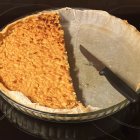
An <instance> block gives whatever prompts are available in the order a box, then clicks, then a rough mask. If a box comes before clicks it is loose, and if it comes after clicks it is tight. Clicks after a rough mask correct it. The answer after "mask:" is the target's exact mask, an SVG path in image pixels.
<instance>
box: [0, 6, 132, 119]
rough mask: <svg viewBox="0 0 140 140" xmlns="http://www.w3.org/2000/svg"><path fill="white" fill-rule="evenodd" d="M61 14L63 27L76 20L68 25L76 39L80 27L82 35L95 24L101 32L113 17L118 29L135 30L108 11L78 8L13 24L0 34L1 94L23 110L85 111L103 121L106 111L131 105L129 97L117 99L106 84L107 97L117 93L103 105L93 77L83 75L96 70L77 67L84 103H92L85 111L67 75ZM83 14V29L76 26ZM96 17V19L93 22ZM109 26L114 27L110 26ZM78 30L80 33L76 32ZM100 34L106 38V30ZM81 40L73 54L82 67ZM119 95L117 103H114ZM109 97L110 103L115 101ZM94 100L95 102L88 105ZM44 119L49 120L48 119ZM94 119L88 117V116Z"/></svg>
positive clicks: (26, 18) (40, 14)
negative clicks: (69, 19) (120, 27)
mask: <svg viewBox="0 0 140 140" xmlns="http://www.w3.org/2000/svg"><path fill="white" fill-rule="evenodd" d="M59 14H60V17H61V18H62V19H61V20H62V27H63V20H65V22H66V21H67V20H68V19H67V18H71V21H72V22H71V23H70V26H72V27H73V29H71V28H72V27H70V31H69V32H70V34H71V32H73V33H72V35H73V38H76V36H78V32H77V31H78V29H76V28H79V29H80V28H81V29H82V30H80V32H82V31H84V30H87V29H88V30H89V28H91V24H92V23H93V25H94V26H95V24H94V22H97V27H96V28H102V27H101V26H103V24H105V22H104V21H106V20H107V19H109V18H110V22H111V21H112V22H118V23H119V24H120V26H122V27H123V26H124V27H123V28H125V27H126V28H127V27H128V28H130V29H131V30H132V29H133V27H130V25H128V24H127V23H125V22H124V21H121V20H120V21H119V19H117V18H115V17H113V16H110V15H109V14H107V13H106V12H103V11H96V10H76V9H70V8H63V9H60V10H56V11H43V12H40V13H37V14H33V15H31V16H27V17H25V18H22V19H19V20H17V21H15V22H13V23H11V24H9V25H8V26H6V27H5V28H4V29H3V30H2V31H1V35H0V37H1V40H2V41H1V49H0V53H1V55H0V57H1V63H0V65H1V66H0V80H1V86H0V87H1V91H2V92H3V93H4V94H6V95H7V96H9V97H10V98H11V99H13V100H15V101H16V102H18V103H20V104H23V105H24V107H26V106H27V107H29V108H33V109H35V110H40V111H42V112H50V113H56V114H68V115H69V114H71V115H72V114H73V115H74V114H77V115H78V114H79V115H81V113H84V114H85V116H86V115H91V114H92V113H94V114H92V115H93V116H92V117H100V116H102V114H100V115H99V113H103V112H104V113H105V112H106V111H108V112H106V114H109V113H112V112H113V109H114V108H115V107H118V109H120V108H122V107H124V106H125V105H127V104H128V101H126V100H125V98H124V97H122V96H121V95H117V94H119V93H115V92H117V91H115V90H114V89H113V88H112V87H111V86H110V84H103V85H104V87H106V88H108V87H109V89H110V91H109V93H111V94H110V95H108V96H107V97H106V98H109V96H110V97H111V98H113V97H112V95H113V94H112V92H114V94H115V96H114V102H111V101H106V102H105V100H106V98H104V97H103V98H104V99H105V100H104V101H103V99H101V98H102V97H101V95H100V94H98V95H97V93H96V94H95V93H94V94H93V93H92V92H91V90H94V88H93V85H92V84H93V81H91V79H90V78H89V79H88V78H87V77H89V75H86V76H84V74H85V73H87V72H88V73H89V72H90V73H91V72H92V71H91V68H89V66H85V65H84V64H82V65H79V68H80V69H79V73H78V76H79V77H80V78H79V81H80V82H79V83H80V84H79V86H80V88H82V90H83V95H84V99H85V100H88V101H87V103H86V106H87V107H85V106H83V105H82V103H80V102H79V101H78V100H77V97H76V94H75V91H74V88H73V84H72V79H71V77H70V74H69V64H68V61H67V59H68V58H67V53H66V50H65V43H64V42H65V41H64V33H63V29H62V27H61V25H60V21H59ZM80 14H81V15H82V23H81V25H79V24H78V23H79V22H80V20H81V19H79V17H80V16H79V15H80ZM87 15H88V16H87ZM86 16H87V18H89V19H88V20H86V18H85V17H86ZM92 16H93V17H94V18H95V19H92V20H91V21H90V18H91V17H92ZM75 17H76V18H75ZM84 18H85V19H84ZM93 20H95V21H93ZM90 22H91V23H90ZM108 22H109V21H108ZM85 23H86V24H88V25H90V26H89V27H86V28H85V27H82V26H83V25H84V24H85ZM111 24H114V23H111ZM64 28H66V27H64ZM68 28H69V27H68ZM92 28H94V27H92ZM108 28H113V27H111V25H110V27H108ZM108 28H105V30H106V31H107V32H112V34H113V32H114V31H113V30H112V31H111V30H109V29H108ZM75 29H76V31H74V30H75ZM100 32H101V31H100V29H99V33H100ZM102 32H103V34H104V31H102ZM117 32H118V31H116V33H115V34H116V36H118V35H117ZM95 33H96V31H95ZM107 34H108V33H107ZM95 37H97V36H95ZM79 38H80V39H79ZM79 38H78V39H77V40H78V41H79V42H78V43H77V48H74V49H77V50H76V51H77V52H76V51H75V50H74V51H75V52H76V63H78V64H80V63H82V62H81V61H83V63H84V61H85V60H84V58H81V56H80V55H81V54H79V52H78V51H79V50H78V46H79V45H80V43H83V41H84V39H83V36H82V35H80V36H79ZM84 38H85V37H84ZM82 39H83V40H82ZM96 40H97V39H96ZM88 41H89V42H86V43H87V44H85V45H84V46H89V44H90V40H88ZM72 42H74V40H72ZM95 43H96V42H95ZM92 44H93V43H92ZM97 46H98V45H97ZM70 47H71V46H70ZM74 47H75V44H74ZM86 63H87V62H86ZM4 66H5V67H4ZM92 69H93V68H92ZM83 73H84V74H83ZM90 73H89V74H90ZM80 75H82V76H80ZM92 75H93V76H95V78H96V80H97V84H99V83H98V81H99V82H101V81H102V82H103V83H106V80H105V79H104V78H102V79H100V78H99V77H98V78H97V73H95V72H93V74H92ZM91 78H92V77H91ZM93 80H95V79H93ZM88 81H89V83H88ZM97 84H95V85H94V86H95V87H96V89H95V91H96V92H97V91H98V90H97ZM87 86H88V88H87ZM99 89H100V88H99ZM103 90H104V88H102V89H101V90H100V91H99V92H100V93H101V92H102V91H103ZM92 94H93V95H92ZM106 94H107V93H105V95H106ZM105 95H104V96H105ZM94 96H98V98H97V97H95V99H97V100H96V101H95V100H94V99H93V97H94ZM116 97H117V99H116V100H115V98H116ZM111 98H110V100H112V99H111ZM99 101H100V102H103V103H101V104H102V106H100V105H99V106H98V104H97V102H99ZM90 102H93V103H92V104H90ZM105 103H106V104H107V105H108V106H107V105H106V106H105V108H106V109H107V110H104V109H105V108H103V106H104V104H105ZM94 104H95V105H94ZM88 105H91V106H88ZM92 106H93V107H92ZM98 107H99V108H100V109H101V110H102V109H103V110H102V111H103V112H102V111H101V110H99V111H101V112H99V111H96V110H98V109H99V108H98ZM94 111H95V112H94ZM88 112H89V113H88ZM96 112H97V115H95V114H96ZM85 116H84V117H85ZM42 117H43V118H47V117H44V116H42ZM88 117H89V116H87V118H88ZM92 117H91V116H90V118H92ZM85 118H86V117H85ZM85 118H83V119H85ZM87 118H86V119H87ZM70 119H71V118H70ZM77 119H78V117H77Z"/></svg>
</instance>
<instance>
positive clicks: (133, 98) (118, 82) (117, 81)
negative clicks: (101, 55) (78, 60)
mask: <svg viewBox="0 0 140 140" xmlns="http://www.w3.org/2000/svg"><path fill="white" fill-rule="evenodd" d="M80 51H81V53H82V54H83V55H84V56H85V57H86V59H87V60H88V61H89V63H90V64H92V65H93V66H94V67H95V68H96V69H97V71H99V74H100V75H103V76H105V77H106V79H107V80H108V81H109V82H110V84H111V85H112V86H113V87H114V88H115V89H116V90H117V91H119V92H120V93H121V94H122V95H123V96H124V97H126V98H127V99H128V100H129V101H130V102H132V103H134V102H137V101H139V95H138V94H137V93H136V92H135V91H134V90H133V89H132V88H131V87H130V86H128V85H127V83H125V82H124V81H123V80H122V79H121V78H120V77H118V76H117V75H116V74H115V73H114V72H112V71H111V70H110V69H109V68H108V67H106V66H105V65H104V64H103V63H102V62H101V61H100V60H99V59H98V58H96V57H95V56H94V55H93V54H91V53H90V52H89V51H88V50H87V49H85V48H84V47H83V46H82V45H80Z"/></svg>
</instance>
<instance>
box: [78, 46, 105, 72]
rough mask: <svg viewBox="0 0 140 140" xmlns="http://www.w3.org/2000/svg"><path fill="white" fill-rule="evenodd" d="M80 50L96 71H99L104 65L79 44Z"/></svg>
mask: <svg viewBox="0 0 140 140" xmlns="http://www.w3.org/2000/svg"><path fill="white" fill-rule="evenodd" d="M80 50H81V52H82V54H83V55H84V56H85V57H86V59H87V60H88V61H89V62H90V64H92V65H93V66H94V67H95V68H96V69H97V70H98V71H101V70H102V69H104V68H105V67H106V66H105V65H104V64H103V63H102V62H101V61H100V60H98V58H96V57H95V56H94V55H92V54H91V53H90V52H89V51H88V50H87V49H85V48H84V47H83V46H82V45H80Z"/></svg>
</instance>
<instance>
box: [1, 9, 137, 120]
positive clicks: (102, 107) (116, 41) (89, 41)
mask: <svg viewBox="0 0 140 140" xmlns="http://www.w3.org/2000/svg"><path fill="white" fill-rule="evenodd" d="M53 11H55V12H58V13H59V14H60V16H61V24H62V26H63V29H64V32H65V42H66V47H67V46H69V47H72V49H73V55H74V57H75V65H76V69H75V71H76V72H77V76H78V82H79V88H80V89H81V90H82V93H81V95H82V97H83V99H84V104H85V105H86V108H85V107H84V106H83V105H81V104H80V105H81V108H82V109H81V108H79V109H77V108H72V109H55V111H54V109H52V108H51V109H50V108H47V109H46V107H44V106H39V105H38V104H37V103H31V101H30V100H29V99H28V98H25V96H23V94H22V93H20V92H17V91H16V93H17V94H16V95H17V96H16V97H15V91H14V92H13V91H9V90H8V91H7V89H6V88H4V87H3V88H1V90H3V94H1V95H2V96H3V97H4V98H5V99H6V100H7V101H8V102H10V103H11V104H12V105H14V106H15V107H16V108H18V109H20V110H22V111H23V112H25V113H27V114H30V115H32V116H36V117H39V118H47V119H55V120H88V119H97V118H101V117H104V116H106V115H110V114H112V113H114V112H116V111H118V110H120V109H121V108H123V107H125V106H126V105H127V104H128V103H129V101H127V100H126V99H125V98H124V97H123V96H122V95H120V94H119V92H118V91H116V90H115V89H114V88H113V87H112V86H111V85H110V83H109V82H108V81H107V80H106V79H105V78H104V77H101V76H99V74H98V72H97V71H96V70H95V69H94V68H93V67H91V66H90V65H88V62H87V60H86V59H85V58H84V57H83V55H82V54H81V53H80V50H79V45H80V44H82V45H83V46H84V47H86V48H87V49H88V50H89V51H91V52H92V53H93V54H94V55H95V56H98V57H97V58H99V59H100V60H101V61H103V62H104V63H105V65H107V66H108V67H109V68H111V69H112V71H114V72H115V73H117V74H118V75H119V76H121V77H122V78H123V79H124V80H126V81H127V83H128V84H129V85H130V86H131V87H132V88H133V89H134V90H136V88H137V87H138V83H139V80H140V79H139V73H138V71H139V68H138V67H137V64H138V63H139V61H140V59H139V43H138V42H139V38H140V36H139V32H138V31H137V30H136V28H135V27H133V26H132V25H129V24H128V23H127V22H126V21H123V20H121V19H119V18H116V17H114V16H111V15H110V14H108V13H107V12H105V11H100V10H85V9H72V8H62V9H58V10H53ZM46 12H47V11H43V12H41V13H46ZM38 14H39V13H37V14H34V15H38ZM34 15H33V16H34ZM31 16H32V15H31ZM28 17H30V16H28ZM26 18H27V17H26ZM23 19H24V18H22V19H20V20H23ZM20 20H19V21H20ZM16 22H18V21H16ZM16 22H14V23H16ZM14 23H11V24H9V25H8V26H6V27H5V28H4V29H3V30H2V32H1V35H0V36H1V37H2V33H3V32H4V31H6V30H7V28H8V27H10V26H11V25H12V24H14ZM134 46H135V47H134ZM120 62H121V63H120ZM128 62H129V63H128ZM114 64H115V65H114ZM136 73H137V74H136ZM9 93H10V94H9ZM76 94H77V93H76ZM5 95H6V96H9V97H8V98H7V97H6V96H5ZM15 98H16V99H15ZM21 98H22V100H21ZM11 99H13V100H15V101H16V102H14V101H13V100H11ZM19 101H20V102H19ZM88 105H90V106H88ZM38 106H39V108H38ZM47 112H50V113H47ZM60 113H62V114H60Z"/></svg>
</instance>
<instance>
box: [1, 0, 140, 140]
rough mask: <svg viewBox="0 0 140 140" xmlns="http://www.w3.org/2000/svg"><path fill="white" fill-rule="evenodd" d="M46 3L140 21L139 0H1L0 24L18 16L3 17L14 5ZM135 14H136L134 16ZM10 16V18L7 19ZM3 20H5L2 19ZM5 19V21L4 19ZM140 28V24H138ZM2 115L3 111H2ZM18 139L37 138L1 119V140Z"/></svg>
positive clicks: (133, 22)
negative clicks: (81, 8) (92, 10)
mask: <svg viewBox="0 0 140 140" xmlns="http://www.w3.org/2000/svg"><path fill="white" fill-rule="evenodd" d="M29 4H34V5H36V4H37V5H38V4H40V5H44V7H46V9H49V8H56V7H83V8H90V9H100V10H106V11H108V12H109V13H111V14H113V15H116V16H118V17H121V18H123V19H128V21H129V23H132V24H133V25H134V26H135V25H136V24H137V23H135V20H137V21H138V20H139V21H140V16H139V15H140V1H139V0H0V26H1V27H2V26H4V24H6V22H5V21H6V20H9V21H10V20H11V17H14V16H16V13H10V16H9V17H8V16H5V19H4V17H3V18H1V16H2V14H1V13H3V12H4V11H6V10H9V9H10V8H13V7H18V6H24V5H29ZM134 14H135V16H133V15H134ZM7 18H8V19H7ZM2 20H3V21H2ZM4 20H5V21H4ZM137 28H138V29H139V28H140V26H139V25H137ZM0 116H2V113H0ZM17 139H20V140H22V139H24V140H25V139H26V140H31V139H37V138H33V137H32V136H29V135H28V134H25V133H23V132H22V131H20V130H19V129H17V128H16V126H14V125H11V124H10V123H9V121H8V120H7V119H6V118H4V119H3V120H1V121H0V140H17Z"/></svg>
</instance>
